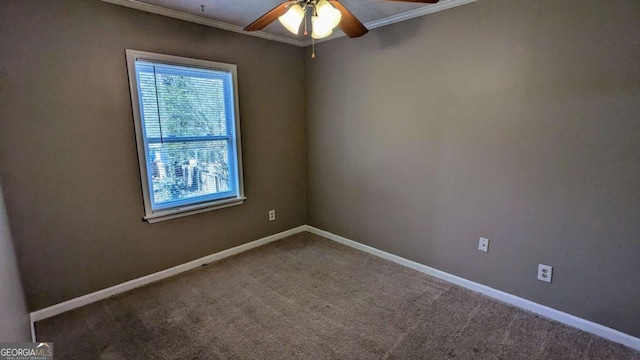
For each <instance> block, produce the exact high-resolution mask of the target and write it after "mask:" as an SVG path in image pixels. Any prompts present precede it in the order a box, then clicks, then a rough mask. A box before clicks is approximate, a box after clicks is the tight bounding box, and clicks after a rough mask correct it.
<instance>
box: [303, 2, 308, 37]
mask: <svg viewBox="0 0 640 360" xmlns="http://www.w3.org/2000/svg"><path fill="white" fill-rule="evenodd" d="M307 35H308V33H307V6H306V5H305V6H304V36H307Z"/></svg>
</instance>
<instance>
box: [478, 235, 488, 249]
mask: <svg viewBox="0 0 640 360" xmlns="http://www.w3.org/2000/svg"><path fill="white" fill-rule="evenodd" d="M478 250H480V251H484V252H487V251H489V239H486V238H483V237H481V238H480V239H478Z"/></svg>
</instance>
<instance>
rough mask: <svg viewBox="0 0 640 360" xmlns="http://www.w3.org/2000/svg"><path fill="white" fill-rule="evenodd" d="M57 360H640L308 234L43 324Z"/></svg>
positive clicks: (41, 333) (41, 332)
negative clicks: (52, 344)
mask: <svg viewBox="0 0 640 360" xmlns="http://www.w3.org/2000/svg"><path fill="white" fill-rule="evenodd" d="M36 331H37V338H38V341H53V342H54V349H55V355H56V356H55V358H56V359H633V360H640V354H639V353H638V352H635V351H633V350H631V349H628V348H625V347H624V346H622V345H618V344H615V343H612V342H609V341H607V340H604V339H602V338H599V337H596V336H593V335H590V334H588V333H585V332H582V331H579V330H576V329H572V328H569V327H566V326H564V325H561V324H559V323H556V322H553V321H550V320H547V319H544V318H541V317H539V316H536V315H534V314H531V313H528V312H525V311H522V310H519V309H516V308H513V307H511V306H509V305H506V304H503V303H500V302H498V301H495V300H492V299H490V298H488V297H485V296H482V295H480V294H477V293H474V292H471V291H468V290H465V289H463V288H460V287H458V286H455V285H452V284H449V283H446V282H444V281H441V280H438V279H435V278H432V277H430V276H427V275H424V274H422V273H419V272H416V271H414V270H411V269H408V268H404V267H402V266H399V265H397V264H394V263H391V262H388V261H386V260H382V259H379V258H376V257H374V256H371V255H369V254H366V253H362V252H359V251H357V250H353V249H351V248H348V247H345V246H342V245H339V244H336V243H334V242H332V241H329V240H326V239H323V238H321V237H318V236H315V235H312V234H309V233H301V234H298V235H294V236H291V237H289V238H286V239H283V240H280V241H277V242H275V243H272V244H269V245H266V246H263V247H260V248H257V249H254V250H252V251H249V252H246V253H243V254H240V255H238V256H235V257H232V258H228V259H226V260H223V261H220V262H217V263H214V264H210V265H209V266H207V267H203V268H200V269H197V270H194V271H191V272H188V273H185V274H183V275H180V276H177V277H173V278H170V279H167V280H165V281H162V282H159V283H155V284H152V285H150V286H147V287H144V288H140V289H137V290H134V291H130V292H128V293H125V294H123V295H119V296H116V297H113V298H110V299H107V300H104V301H102V302H99V303H95V304H91V305H88V306H86V307H83V308H80V309H77V310H74V311H71V312H67V313H64V314H61V315H59V316H56V317H54V318H50V319H46V320H43V321H40V322H37V323H36Z"/></svg>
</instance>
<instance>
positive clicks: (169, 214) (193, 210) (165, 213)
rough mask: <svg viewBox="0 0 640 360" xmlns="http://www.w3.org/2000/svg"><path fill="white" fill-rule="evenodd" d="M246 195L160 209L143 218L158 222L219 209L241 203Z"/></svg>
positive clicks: (149, 221)
mask: <svg viewBox="0 0 640 360" xmlns="http://www.w3.org/2000/svg"><path fill="white" fill-rule="evenodd" d="M246 199H247V198H246V197H241V198H233V199H226V200H222V201H215V202H210V203H205V204H198V205H193V206H186V207H183V208H180V209H173V210H160V211H158V212H156V213H154V214H151V215H148V216H144V217H143V219H144V220H145V221H147V222H148V223H149V224H153V223H157V222H160V221H166V220H171V219H176V218H180V217H183V216H189V215H194V214H199V213H203V212H206V211H211V210H218V209H222V208H226V207H230V206H236V205H241V204H242V203H244V201H245V200H246Z"/></svg>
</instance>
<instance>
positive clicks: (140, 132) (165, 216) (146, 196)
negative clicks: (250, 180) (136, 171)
mask: <svg viewBox="0 0 640 360" xmlns="http://www.w3.org/2000/svg"><path fill="white" fill-rule="evenodd" d="M125 54H126V60H127V71H128V75H129V90H130V92H131V105H132V110H133V119H134V126H135V134H136V144H137V151H138V164H139V168H140V182H141V185H142V195H143V202H144V216H143V219H144V220H146V221H147V222H149V223H155V222H158V221H164V220H170V219H174V218H178V217H182V216H187V215H192V214H197V213H201V212H205V211H211V210H216V209H221V208H225V207H229V206H234V205H240V204H242V203H243V202H244V200H246V197H245V195H244V181H243V171H242V150H241V149H242V147H241V142H240V112H239V101H238V76H237V66H236V65H235V64H227V63H221V62H214V61H209V60H201V59H193V58H186V57H181V56H174V55H165V54H158V53H152V52H146V51H139V50H131V49H125ZM136 60H144V61H149V62H154V63H160V64H167V65H177V66H185V67H192V68H200V69H207V70H214V71H222V72H227V73H230V75H231V84H230V86H231V95H232V96H233V99H232V101H231V102H230V103H231V106H230V108H231V109H229V110H231V112H232V114H231V115H230V116H231V117H232V118H233V119H232V120H231V121H232V122H233V124H231V121H230V122H229V124H228V125H231V126H230V129H229V130H230V133H229V134H228V135H205V136H199V137H188V136H187V137H182V136H181V137H177V136H176V137H173V136H172V137H167V138H163V140H162V141H163V142H177V143H181V142H184V141H185V139H187V141H215V140H225V141H228V145H227V146H228V149H229V150H234V151H229V153H228V158H229V167H230V168H231V167H233V168H235V171H236V173H237V179H236V182H237V184H236V187H237V195H236V194H235V193H234V192H230V194H231V195H233V196H230V197H225V198H222V199H214V200H207V199H203V198H206V197H207V196H206V195H202V196H196V197H192V198H188V199H181V200H175V201H173V202H172V204H169V205H166V206H165V205H160V206H157V207H156V209H155V210H154V209H153V206H154V205H155V204H154V202H153V200H152V197H151V196H152V194H151V189H152V178H151V177H150V176H149V173H148V171H149V168H150V162H149V161H150V160H151V159H149V157H148V145H149V144H153V143H156V142H149V139H148V138H147V137H146V134H145V129H144V126H143V121H144V118H143V114H142V112H141V107H140V97H139V92H138V82H139V79H138V76H137V74H136ZM225 100H227V99H225ZM198 199H200V200H201V201H198Z"/></svg>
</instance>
